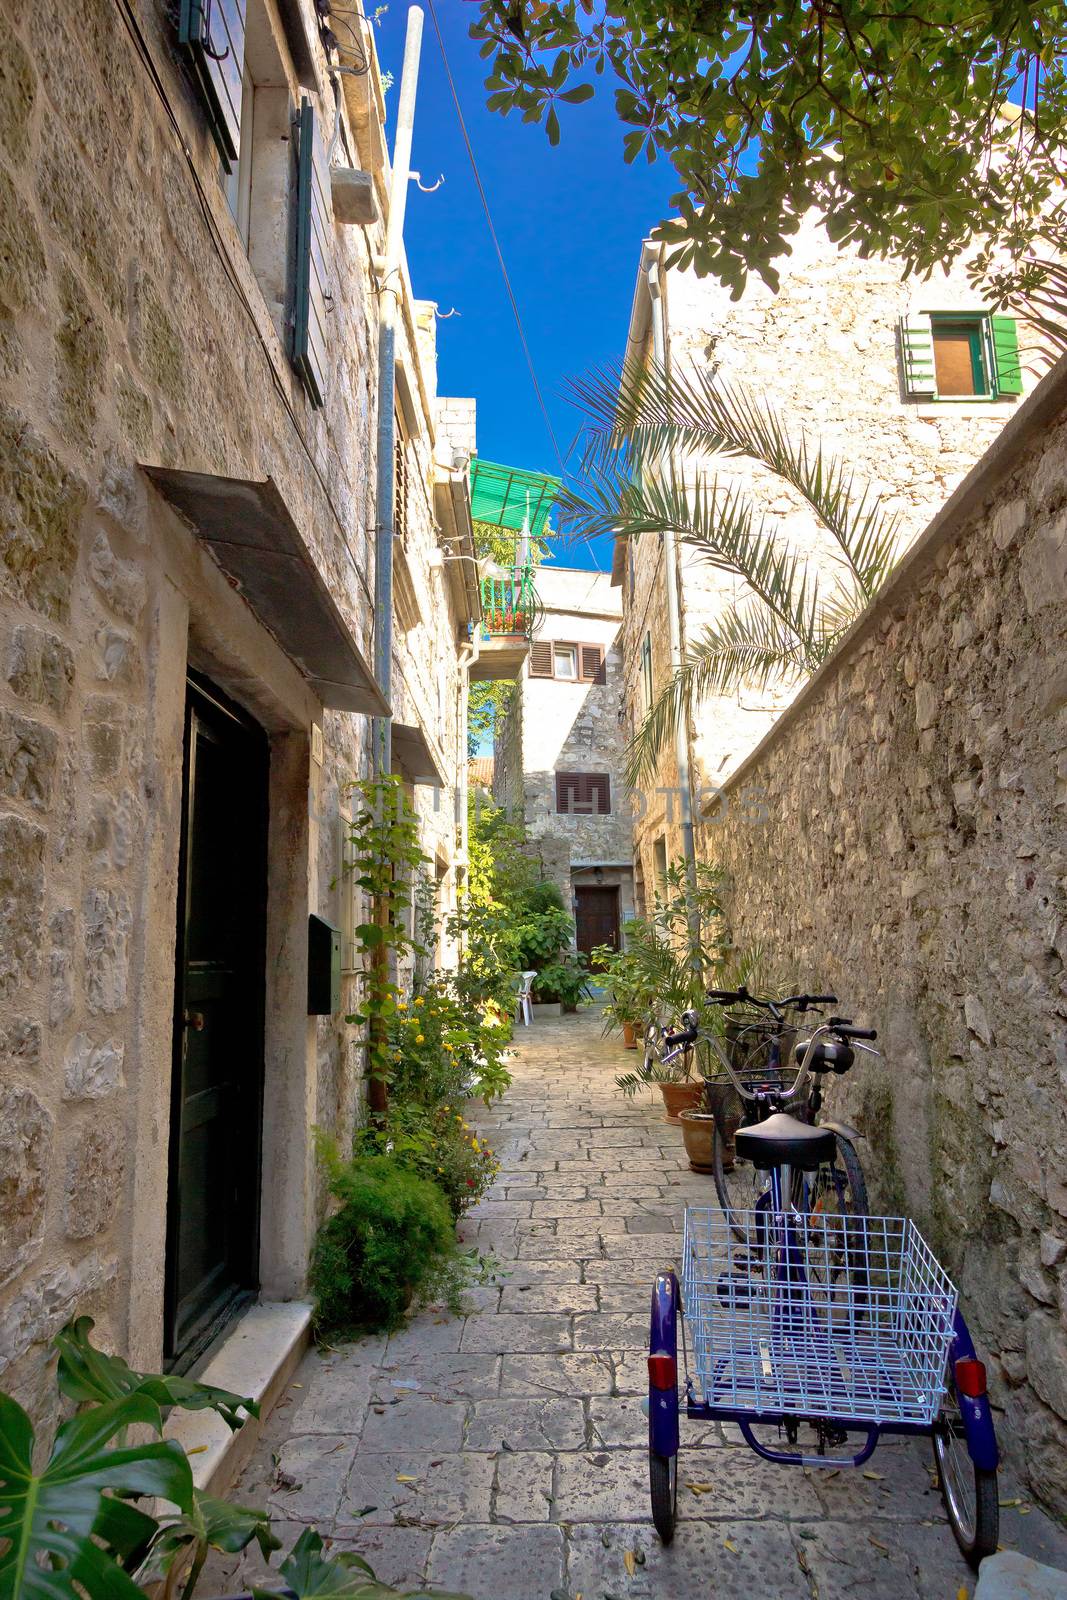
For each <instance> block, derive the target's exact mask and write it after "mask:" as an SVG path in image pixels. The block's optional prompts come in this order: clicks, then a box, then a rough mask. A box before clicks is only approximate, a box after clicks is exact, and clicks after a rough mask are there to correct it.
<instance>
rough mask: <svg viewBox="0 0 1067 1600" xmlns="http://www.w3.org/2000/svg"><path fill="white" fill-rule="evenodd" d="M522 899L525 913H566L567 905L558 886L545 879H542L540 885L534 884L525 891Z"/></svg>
mask: <svg viewBox="0 0 1067 1600" xmlns="http://www.w3.org/2000/svg"><path fill="white" fill-rule="evenodd" d="M523 899H524V900H525V902H526V909H527V911H566V909H567V903H566V901H565V900H564V898H563V891H562V890H561V889H560V888H559V886H558V884H555V883H550V882H549V880H548V879H547V878H542V880H541V882H540V883H535V884H534V885H533V886H532V887H531V888H529V889H527V891H526V893H525V895H524V896H523Z"/></svg>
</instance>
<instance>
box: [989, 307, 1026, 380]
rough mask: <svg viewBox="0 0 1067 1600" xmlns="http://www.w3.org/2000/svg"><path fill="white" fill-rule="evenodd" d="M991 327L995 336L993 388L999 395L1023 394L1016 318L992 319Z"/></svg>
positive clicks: (990, 320) (990, 321)
mask: <svg viewBox="0 0 1067 1600" xmlns="http://www.w3.org/2000/svg"><path fill="white" fill-rule="evenodd" d="M989 327H990V331H991V332H992V335H993V365H994V369H995V370H994V373H993V377H994V383H993V387H994V389H995V390H996V392H997V394H1022V392H1023V374H1022V366H1021V363H1020V360H1019V333H1018V329H1017V327H1016V324H1015V318H1014V317H990V319H989Z"/></svg>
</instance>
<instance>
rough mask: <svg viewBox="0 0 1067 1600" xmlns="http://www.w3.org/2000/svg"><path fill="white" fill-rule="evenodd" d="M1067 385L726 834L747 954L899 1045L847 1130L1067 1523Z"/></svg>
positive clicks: (944, 537)
mask: <svg viewBox="0 0 1067 1600" xmlns="http://www.w3.org/2000/svg"><path fill="white" fill-rule="evenodd" d="M1065 508H1067V361H1061V362H1060V363H1059V364H1058V366H1056V368H1055V369H1054V370H1053V371H1052V373H1050V374H1049V376H1048V377H1046V378H1045V379H1044V381H1043V382H1042V383H1041V384H1040V386H1039V387H1038V388H1037V389H1036V391H1035V392H1034V393H1033V394H1032V395H1031V396H1030V397H1029V398H1028V399H1027V401H1026V403H1025V404H1024V405H1023V406H1022V407H1021V408H1020V410H1019V412H1018V414H1017V415H1016V416H1014V417H1013V418H1012V420H1011V421H1010V423H1009V424H1008V425H1007V427H1006V428H1005V430H1004V432H1003V434H1002V435H1001V437H1000V438H999V439H998V440H997V442H996V444H995V445H994V446H993V447H992V449H991V450H990V451H988V452H987V454H986V455H985V456H984V457H983V459H982V461H981V462H980V463H979V464H978V466H977V467H975V468H974V470H973V471H972V472H971V473H970V474H969V475H968V477H967V478H966V479H965V481H964V483H963V484H962V485H961V486H960V487H959V488H958V489H957V491H956V493H955V494H954V495H953V497H952V498H951V499H950V501H949V502H948V504H947V505H946V506H945V507H944V509H943V510H942V511H941V512H940V513H939V515H938V516H937V517H936V518H935V519H934V521H933V522H932V523H931V524H930V526H929V527H928V528H927V530H926V531H925V532H924V533H923V534H922V536H921V537H920V539H919V540H918V541H917V542H916V544H915V545H914V546H913V548H912V549H911V551H910V552H909V554H908V555H907V556H906V557H905V559H904V561H903V562H902V564H901V566H900V567H899V568H898V570H897V572H896V574H895V575H894V577H893V579H892V580H891V581H890V583H889V584H888V586H887V587H886V588H885V590H884V591H883V592H882V593H881V594H880V595H879V596H878V598H877V600H876V601H875V602H874V604H873V605H872V606H871V607H870V608H869V609H868V610H867V611H866V612H865V613H864V615H863V616H862V618H861V619H860V620H859V621H858V622H857V623H856V624H855V625H854V627H853V629H852V631H851V633H850V634H849V635H848V637H847V638H846V640H845V642H844V643H843V645H842V646H841V648H840V649H839V650H838V651H837V652H836V653H835V655H834V656H833V657H832V658H831V659H830V661H829V662H828V663H827V664H826V665H825V667H824V668H823V669H822V670H821V671H820V672H819V673H818V675H817V676H816V677H815V678H814V679H813V680H812V681H811V682H810V683H809V684H808V685H807V686H806V687H805V688H804V690H803V691H802V692H801V693H800V695H798V697H797V698H796V700H795V701H794V703H793V704H792V706H791V707H790V708H789V709H788V710H787V711H786V712H785V713H784V715H783V716H782V717H781V718H780V719H779V720H778V722H777V723H776V724H775V726H774V728H773V730H772V731H771V732H770V733H769V734H768V735H767V736H766V738H765V739H764V740H763V741H762V743H761V744H760V745H759V746H758V747H757V748H756V750H755V751H754V752H752V753H751V754H750V755H749V757H748V758H747V760H746V761H744V762H743V763H742V765H741V766H740V767H739V768H738V770H737V771H736V772H735V773H734V774H733V776H732V777H731V778H730V780H729V781H728V782H727V784H726V786H725V789H724V793H723V800H724V802H725V804H724V805H723V806H721V807H720V808H719V817H718V820H717V822H716V824H715V826H713V827H709V828H708V830H707V835H706V836H707V838H708V840H709V841H710V843H709V852H710V855H711V859H712V860H714V861H717V862H719V863H720V864H721V865H722V867H723V868H724V869H725V871H726V873H727V884H728V895H727V906H728V911H729V915H730V918H731V923H732V927H733V931H734V934H735V936H736V937H737V939H738V940H739V941H740V942H741V943H742V944H748V943H751V942H754V941H757V940H759V941H763V942H764V943H765V945H766V947H767V950H768V954H769V955H770V956H771V957H772V959H775V960H776V961H777V962H778V964H779V965H780V966H781V967H782V968H783V970H786V971H789V972H790V973H796V974H797V976H798V978H799V979H800V981H801V983H802V985H803V986H805V987H807V986H810V987H811V988H812V989H814V990H820V989H823V988H829V989H831V990H833V991H834V992H835V993H836V994H837V995H838V996H839V997H840V998H841V1001H842V1006H843V1009H844V1010H846V1011H847V1012H849V1013H850V1014H853V1015H855V1016H856V1018H857V1019H862V1020H863V1021H864V1022H865V1023H869V1024H871V1025H873V1026H875V1027H876V1028H877V1029H878V1048H879V1050H880V1051H881V1052H882V1053H883V1059H882V1060H881V1061H877V1060H875V1059H873V1058H871V1057H869V1056H868V1057H864V1058H863V1059H862V1061H858V1062H857V1065H856V1067H855V1068H854V1069H853V1071H852V1072H850V1073H849V1074H848V1076H847V1077H846V1078H843V1079H841V1080H839V1081H838V1082H836V1083H835V1085H834V1101H833V1104H834V1106H835V1108H836V1110H837V1112H838V1113H839V1114H842V1115H844V1116H846V1118H847V1119H849V1120H853V1121H855V1122H856V1123H857V1124H858V1125H859V1127H860V1128H861V1129H862V1130H863V1132H864V1133H865V1135H866V1140H865V1142H864V1145H863V1146H862V1147H861V1154H862V1157H863V1163H864V1170H865V1171H866V1172H867V1173H868V1181H869V1184H870V1187H871V1203H872V1210H875V1209H877V1210H881V1209H883V1208H885V1209H888V1210H889V1211H891V1212H893V1211H896V1210H897V1209H898V1207H901V1206H903V1207H905V1208H906V1209H907V1210H908V1211H909V1212H911V1213H912V1214H913V1215H914V1216H915V1217H916V1218H917V1220H919V1222H920V1224H921V1225H922V1226H923V1228H924V1230H925V1231H927V1232H928V1234H929V1236H930V1242H931V1243H932V1244H933V1246H934V1247H935V1249H936V1250H937V1251H938V1253H939V1254H940V1255H941V1256H942V1258H943V1260H944V1261H945V1264H946V1265H947V1266H948V1267H949V1268H950V1270H951V1271H952V1272H953V1273H954V1275H955V1276H956V1278H957V1281H958V1283H959V1287H960V1291H961V1294H962V1301H963V1307H964V1311H965V1314H966V1316H967V1318H968V1320H969V1322H970V1323H971V1325H972V1327H973V1329H974V1332H975V1336H976V1338H977V1339H978V1341H979V1343H980V1346H981V1347H982V1349H983V1351H984V1353H985V1357H986V1359H987V1360H991V1367H990V1372H991V1392H992V1395H993V1400H994V1404H995V1406H996V1408H997V1412H998V1426H999V1431H1000V1437H1001V1443H1002V1446H1003V1447H1004V1448H1005V1449H1006V1450H1007V1452H1008V1453H1009V1455H1010V1456H1011V1457H1013V1458H1014V1460H1015V1461H1016V1462H1017V1463H1018V1464H1019V1465H1020V1466H1021V1467H1023V1468H1024V1469H1025V1471H1026V1473H1027V1475H1028V1478H1029V1481H1030V1484H1031V1487H1032V1489H1033V1492H1034V1494H1035V1495H1037V1496H1038V1497H1040V1498H1041V1499H1042V1500H1044V1501H1045V1502H1046V1503H1048V1504H1049V1505H1051V1506H1052V1507H1054V1508H1055V1509H1056V1510H1057V1511H1058V1512H1059V1513H1060V1515H1061V1516H1062V1515H1063V1514H1064V1513H1065V1512H1067V1114H1065V1108H1064V1083H1065V1081H1067V1029H1065V1017H1067V1009H1065V985H1064V971H1065V966H1067V510H1065Z"/></svg>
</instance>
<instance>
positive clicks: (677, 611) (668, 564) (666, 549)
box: [647, 262, 700, 969]
mask: <svg viewBox="0 0 1067 1600" xmlns="http://www.w3.org/2000/svg"><path fill="white" fill-rule="evenodd" d="M662 270H663V269H662V265H661V263H659V262H656V263H653V264H651V265H650V266H649V267H648V268H647V276H648V292H649V294H650V295H651V297H652V352H653V355H654V357H655V360H656V364H657V366H658V367H660V369H661V370H666V365H667V340H666V330H665V327H664V312H663V285H662V282H661V279H660V274H661V272H662ZM672 469H673V463H672ZM663 570H664V581H665V583H666V587H667V641H668V644H669V646H670V655H671V671H672V673H674V674H675V675H677V673H678V672H680V671H681V666H682V623H681V606H680V602H679V594H678V590H679V577H678V545H677V541H676V540H675V537H674V529H673V528H665V529H664V530H663ZM674 756H675V762H676V764H677V767H678V809H679V813H680V820H679V827H680V831H681V835H682V856H683V858H684V860H685V875H686V881H687V883H688V885H689V892H690V909H689V917H688V922H689V934H690V949H691V953H692V956H693V966H694V969H695V968H696V967H698V966H699V962H698V961H697V959H696V954H695V951H696V948H698V947H699V943H700V919H699V917H698V916H697V912H696V903H695V901H696V888H697V871H696V861H697V856H696V842H695V839H694V835H693V781H692V777H691V774H690V767H689V724H688V719H687V717H686V714H685V710H684V708H682V709H681V710H680V714H679V717H678V722H677V725H676V726H675V730H674Z"/></svg>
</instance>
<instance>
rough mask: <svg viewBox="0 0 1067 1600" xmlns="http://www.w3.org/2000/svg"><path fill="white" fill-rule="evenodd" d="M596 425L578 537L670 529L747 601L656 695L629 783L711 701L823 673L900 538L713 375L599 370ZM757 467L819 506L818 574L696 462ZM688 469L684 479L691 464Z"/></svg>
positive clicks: (565, 505) (592, 393)
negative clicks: (729, 577)
mask: <svg viewBox="0 0 1067 1600" xmlns="http://www.w3.org/2000/svg"><path fill="white" fill-rule="evenodd" d="M570 390H571V397H572V399H573V400H574V401H575V403H576V404H577V405H578V406H580V408H581V409H582V410H583V411H584V412H585V413H586V415H587V416H588V418H589V427H588V430H587V435H586V447H585V451H584V456H583V462H582V475H581V476H582V481H581V483H580V484H579V486H578V487H576V488H571V489H567V490H564V491H563V492H562V494H561V497H560V499H559V501H558V506H559V509H560V512H561V514H562V517H563V520H564V521H565V522H566V523H567V524H568V525H569V526H570V527H571V528H572V529H573V530H574V532H575V533H576V534H578V535H581V536H584V537H589V538H597V537H602V536H604V535H611V536H613V537H615V538H622V539H636V538H638V537H639V536H640V535H641V534H642V533H652V534H662V533H664V532H667V531H673V532H674V534H675V536H676V537H677V538H678V539H679V540H681V541H682V542H683V543H685V544H687V545H690V546H692V547H694V548H695V549H696V550H698V551H699V553H700V555H701V557H702V558H703V559H704V560H706V561H707V562H708V563H709V564H710V565H711V566H713V567H716V568H718V569H719V570H721V571H724V572H729V573H732V574H734V575H735V576H736V577H738V578H739V579H741V581H742V584H743V586H744V592H743V594H742V596H741V597H740V599H739V600H737V601H736V602H734V603H733V604H732V605H730V606H729V607H728V608H727V609H726V610H725V611H724V612H723V614H722V615H721V616H720V617H719V618H718V619H717V620H716V621H715V622H712V623H710V624H709V625H707V626H706V627H705V628H704V629H703V630H702V632H701V633H700V634H699V635H698V636H697V637H696V638H694V639H693V640H692V642H691V643H690V644H689V646H688V649H687V651H686V653H685V656H684V657H683V660H682V663H681V666H680V667H679V669H678V671H677V672H676V673H675V675H674V677H673V678H672V679H671V681H670V682H669V683H668V684H667V685H666V687H665V688H664V689H663V690H662V692H661V693H660V694H659V695H658V696H657V698H656V700H655V702H654V704H653V705H652V706H651V707H650V709H649V711H648V713H647V715H646V717H645V720H644V722H643V723H642V725H641V727H640V728H639V729H638V731H637V734H636V736H635V738H634V741H633V744H632V745H631V747H630V753H629V770H628V776H629V780H630V782H631V783H637V782H639V781H640V780H642V779H648V778H649V777H650V776H651V775H652V773H653V772H654V770H655V763H656V758H657V756H658V755H659V752H660V750H661V749H662V748H663V746H664V744H665V743H666V742H667V740H668V739H669V738H670V737H671V736H672V734H673V732H674V730H675V728H676V727H677V725H678V723H679V720H680V719H681V717H683V716H684V715H686V714H687V712H688V711H689V710H690V708H692V707H694V706H696V705H698V704H699V703H700V701H701V700H702V699H703V698H704V697H705V696H706V695H729V694H734V693H736V691H737V690H738V689H739V688H740V687H741V686H742V685H744V686H746V687H754V688H757V689H759V690H762V691H766V690H767V689H768V687H770V686H774V687H775V688H779V689H788V688H791V687H795V686H796V685H797V684H798V683H800V682H802V681H803V680H804V679H805V678H807V677H810V675H811V674H812V673H813V672H815V671H816V669H817V668H818V667H819V666H820V665H821V664H822V662H823V661H825V660H826V658H827V656H828V655H829V654H830V653H831V651H832V650H833V649H834V648H835V646H836V645H837V644H838V643H839V642H840V640H841V638H842V637H843V635H844V634H845V633H846V632H847V630H848V628H849V627H850V626H851V624H852V623H853V622H854V621H855V619H856V617H857V616H858V615H859V614H860V612H861V611H863V610H864V609H865V607H866V606H867V605H868V604H869V602H870V601H871V600H872V599H873V597H874V595H875V594H876V593H877V592H878V590H879V589H880V588H881V586H882V584H883V583H884V582H885V580H886V578H887V577H888V575H889V573H890V571H891V570H892V568H893V565H894V563H895V560H896V554H897V548H898V543H899V534H900V529H899V525H898V522H897V520H896V518H894V517H892V516H890V515H888V514H887V513H886V512H885V511H884V510H883V509H882V508H881V506H880V505H879V502H878V499H877V497H876V496H875V495H874V494H873V493H872V492H871V491H870V490H869V489H862V488H860V489H857V487H856V484H855V480H854V477H853V474H852V472H851V471H850V470H849V469H848V468H847V467H846V466H845V465H844V463H843V462H841V461H839V460H836V459H834V458H833V457H828V456H826V455H825V454H824V453H823V450H822V448H821V447H820V446H819V445H817V444H812V443H811V442H810V441H809V440H808V439H807V438H806V437H805V435H804V434H803V432H797V433H796V434H795V435H793V434H791V433H790V432H789V431H788V430H787V428H786V426H785V424H784V422H783V421H782V418H781V417H780V415H779V414H778V412H777V411H776V410H775V409H774V408H773V407H772V406H771V405H770V404H769V403H768V402H767V401H766V400H765V399H763V398H760V397H757V396H754V395H751V394H748V393H746V392H745V391H744V390H742V389H739V388H735V387H730V386H729V385H726V384H723V383H721V382H719V381H718V380H717V379H716V378H715V376H714V375H713V374H712V373H711V372H710V371H700V370H693V371H689V372H684V373H676V372H674V371H671V372H667V371H666V370H665V369H664V368H663V367H662V366H660V365H652V366H650V367H647V368H644V367H642V368H636V367H634V366H629V365H628V366H626V367H624V368H623V369H622V370H621V371H620V370H619V369H610V368H608V369H604V370H601V371H597V372H594V373H592V374H591V375H590V376H588V377H586V378H584V379H579V380H575V381H573V382H572V383H571V385H570ZM709 458H710V459H711V460H712V462H714V461H716V460H722V461H724V462H728V461H730V460H737V459H742V458H745V459H748V460H750V461H753V462H756V463H758V464H759V465H760V466H762V467H765V468H767V469H768V471H770V472H771V473H773V474H774V475H775V476H777V477H778V478H780V479H782V480H783V481H784V482H785V483H787V484H788V485H789V486H790V487H791V488H792V489H794V490H795V491H796V493H797V494H799V495H800V496H801V498H802V499H803V500H804V501H806V503H807V505H808V506H809V507H810V508H811V510H812V512H813V513H814V516H815V518H816V521H817V523H818V525H819V527H820V528H821V529H822V530H823V532H824V535H827V536H828V538H825V539H824V540H822V541H821V543H823V544H825V545H826V546H827V547H828V549H829V552H830V556H831V558H832V559H831V562H830V566H829V571H827V570H826V563H823V570H821V571H820V570H819V569H818V567H817V565H816V563H815V562H814V561H813V560H812V559H811V556H810V555H809V554H808V553H802V552H799V551H797V550H795V549H793V548H791V547H790V546H789V545H788V544H787V543H786V541H785V540H784V539H783V537H782V534H781V532H780V530H779V529H778V528H777V527H776V525H775V522H774V520H773V519H768V518H767V517H766V516H764V515H762V514H761V513H760V512H759V511H758V509H757V507H756V506H755V505H754V504H753V502H752V501H751V499H750V498H749V496H748V495H747V494H746V492H745V490H744V488H742V487H740V486H738V485H737V484H729V483H727V484H722V483H720V482H719V479H718V477H717V476H710V475H709V473H708V472H707V471H706V470H703V468H702V470H701V475H700V477H699V478H698V479H697V481H696V482H695V483H694V482H692V481H691V478H692V467H693V464H694V463H697V462H700V463H703V462H707V461H708V459H709ZM687 461H688V462H689V463H690V474H689V476H688V477H687V474H686V471H685V466H684V464H685V463H686V462H687Z"/></svg>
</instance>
